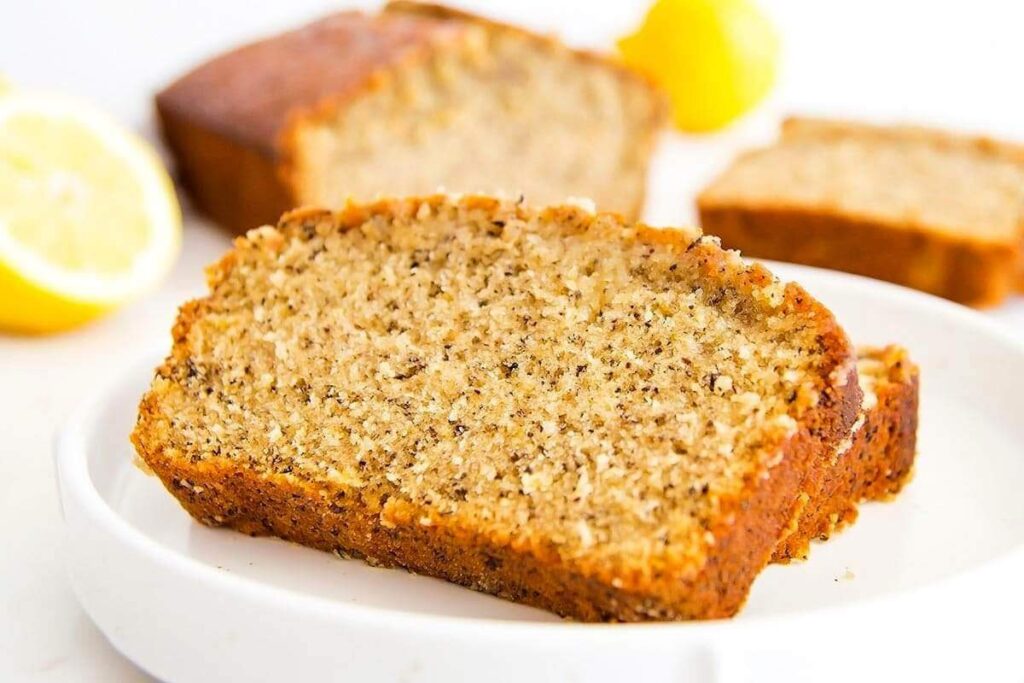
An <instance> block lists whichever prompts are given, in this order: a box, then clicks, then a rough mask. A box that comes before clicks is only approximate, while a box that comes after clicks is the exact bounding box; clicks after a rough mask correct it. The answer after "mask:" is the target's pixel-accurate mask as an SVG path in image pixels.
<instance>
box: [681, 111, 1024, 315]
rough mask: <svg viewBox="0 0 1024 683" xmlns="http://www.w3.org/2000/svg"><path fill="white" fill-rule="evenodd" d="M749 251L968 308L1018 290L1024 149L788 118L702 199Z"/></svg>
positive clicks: (710, 224)
mask: <svg viewBox="0 0 1024 683" xmlns="http://www.w3.org/2000/svg"><path fill="white" fill-rule="evenodd" d="M697 206H698V210H699V213H700V220H701V224H702V227H703V228H704V230H705V231H706V232H708V233H709V234H714V235H718V236H719V237H721V238H722V243H723V244H724V245H725V246H727V247H731V248H736V249H740V250H742V251H743V253H744V254H745V255H747V256H756V257H763V258H771V259H778V260H783V261H792V262H796V263H805V264H809V265H812V266H821V267H825V268H834V269H837V270H844V271H847V272H851V273H858V274H860V275H867V276H870V277H875V278H879V279H882V280H888V281H890V282H896V283H898V284H902V285H906V286H909V287H914V288H917V289H920V290H923V291H926V292H931V293H932V294H937V295H939V296H943V297H946V298H949V299H952V300H954V301H959V302H961V303H966V304H971V305H978V306H984V305H991V304H994V303H997V302H999V301H1000V300H1001V299H1002V298H1003V297H1005V296H1006V294H1007V293H1008V292H1010V291H1012V289H1013V287H1014V281H1015V279H1016V278H1017V277H1018V276H1017V273H1018V268H1020V266H1021V263H1022V251H1024V249H1022V248H1024V147H1021V146H1016V145H1011V144H1006V143H1001V142H996V141H993V140H989V139H987V138H979V137H968V136H962V135H953V134H949V133H944V132H939V131H935V130H930V129H924V128H914V127H907V126H899V127H882V126H872V125H867V124H859V123H849V122H837V121H825V120H815V119H790V120H788V121H786V122H785V123H784V124H783V128H782V137H781V139H780V140H779V141H778V142H777V143H776V144H775V145H774V146H772V147H769V148H766V149H760V150H755V151H751V152H748V153H746V154H743V155H741V156H740V157H739V158H738V159H737V160H736V161H735V162H734V163H733V164H732V166H730V167H729V168H728V169H727V170H726V171H725V172H724V173H723V174H722V175H721V176H720V177H719V178H718V179H716V180H715V181H714V182H712V183H711V185H709V186H708V187H707V188H706V189H705V190H704V191H703V192H702V193H701V194H700V196H699V198H698V200H697Z"/></svg>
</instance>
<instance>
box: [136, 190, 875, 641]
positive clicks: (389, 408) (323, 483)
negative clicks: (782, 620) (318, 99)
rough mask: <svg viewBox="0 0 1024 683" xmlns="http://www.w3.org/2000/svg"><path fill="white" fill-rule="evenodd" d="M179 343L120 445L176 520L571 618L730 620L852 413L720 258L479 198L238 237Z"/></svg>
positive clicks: (811, 331) (848, 357)
mask: <svg viewBox="0 0 1024 683" xmlns="http://www.w3.org/2000/svg"><path fill="white" fill-rule="evenodd" d="M173 336H174V346H173V350H172V352H171V354H170V356H169V357H168V358H167V360H166V362H165V363H164V364H163V365H162V366H161V367H160V368H159V369H158V371H157V373H156V376H155V378H154V380H153V383H152V386H151V388H150V390H149V391H148V393H147V394H146V396H145V397H144V398H143V400H142V402H141V406H140V412H139V418H138V423H137V425H136V428H135V431H134V433H133V436H132V439H133V441H134V443H135V446H136V448H137V451H138V453H139V455H140V456H141V458H142V459H143V460H144V461H145V462H146V463H147V464H148V466H149V467H150V468H152V470H153V471H155V472H156V473H157V474H158V475H159V477H160V478H161V479H162V481H163V483H164V484H165V485H166V487H167V489H168V490H169V491H170V492H171V493H172V494H173V495H174V496H175V497H177V498H178V500H179V501H180V502H181V504H182V505H183V506H184V507H185V508H186V510H188V512H189V513H191V514H192V515H193V516H194V517H195V518H196V519H198V520H199V521H201V522H203V523H205V524H209V525H215V526H227V527H231V528H234V529H237V530H239V531H243V532H245V533H249V534H270V535H274V536H279V537H281V538H284V539H288V540H291V541H295V542H298V543H302V544H304V545H308V546H312V547H316V548H321V549H323V550H329V551H338V552H340V553H344V554H346V555H351V556H356V557H363V558H366V559H367V560H368V561H370V562H373V563H375V564H380V565H385V566H400V567H406V568H408V569H410V570H412V571H416V572H420V573H424V574H428V575H431V576H436V577H441V578H445V579H448V580H450V581H454V582H457V583H460V584H464V585H467V586H471V587H473V588H476V589H478V590H482V591H486V592H489V593H493V594H495V595H498V596H502V597H505V598H509V599H513V600H517V601H521V602H524V603H527V604H530V605H535V606H538V607H542V608H546V609H549V610H552V611H554V612H557V613H558V614H561V615H564V616H567V617H572V618H575V619H581V620H620V621H637V620H650V619H699V618H711V617H724V616H729V615H732V614H734V613H735V612H736V611H737V610H738V609H739V608H740V606H741V605H742V604H743V601H744V599H745V597H746V595H747V592H748V589H749V587H750V584H751V582H752V581H753V580H754V578H755V576H756V575H757V573H758V572H759V571H760V570H761V569H762V567H764V565H765V564H766V563H767V562H768V561H769V559H770V557H771V555H772V553H773V550H774V549H775V547H776V544H777V542H778V541H779V539H780V537H781V536H782V534H783V531H784V529H785V528H786V526H787V525H788V524H789V523H790V522H791V520H793V519H794V517H795V515H796V514H797V512H798V502H799V500H800V494H801V493H802V492H805V491H810V493H812V494H814V493H817V490H818V484H815V485H814V487H812V488H808V487H810V486H811V484H810V483H809V482H811V481H812V480H814V478H813V477H811V476H810V475H811V472H812V470H816V469H820V468H821V467H823V466H824V463H825V462H826V459H827V458H828V457H829V454H831V453H833V452H834V450H835V448H836V447H837V446H838V445H839V444H840V443H841V441H842V440H843V439H844V438H845V437H846V436H848V435H849V434H850V432H851V430H852V428H853V426H854V422H855V420H856V417H857V413H858V409H859V407H860V405H861V400H862V392H861V390H860V389H859V386H858V381H857V377H856V357H855V355H854V351H853V349H852V347H851V345H850V343H849V341H848V339H847V338H846V336H845V334H844V333H843V331H842V330H841V328H840V327H839V326H838V325H837V324H836V321H835V320H834V318H833V317H832V315H831V314H830V313H829V312H828V311H827V310H826V309H824V308H823V307H822V306H821V305H820V304H819V303H818V302H817V301H816V300H814V299H813V298H812V297H811V296H809V295H808V294H807V293H806V292H805V291H804V290H803V289H801V288H800V287H799V286H798V285H795V284H783V283H781V282H779V281H777V280H776V279H775V278H773V277H772V276H771V274H770V273H769V272H768V271H766V270H765V269H764V268H763V267H761V266H757V265H747V264H745V263H744V262H743V261H742V260H741V259H740V258H739V257H738V255H737V254H736V253H735V252H728V251H725V250H723V249H721V248H720V247H719V245H718V241H717V240H716V239H714V238H710V237H703V236H701V235H700V233H699V232H698V231H696V230H682V229H665V230H654V229H650V228H648V227H646V226H644V225H641V224H631V223H626V222H623V221H622V219H621V218H620V217H618V216H616V215H614V214H603V213H598V214H593V213H591V212H589V211H587V210H584V209H581V208H577V207H576V206H569V205H565V206H556V207H552V208H548V209H544V210H531V209H529V208H526V207H524V206H523V205H522V204H521V203H514V202H510V201H505V200H498V199H492V198H487V197H479V196H475V197H467V198H463V199H459V200H456V199H451V198H447V197H443V196H432V197H426V198H411V199H404V200H388V201H379V202H376V203H372V204H368V205H356V204H353V205H349V206H348V207H347V208H345V209H344V210H342V211H340V212H338V213H330V212H325V211H319V210H301V211H297V212H293V213H291V214H289V215H287V216H285V217H284V218H283V219H282V221H281V222H280V223H279V224H278V226H277V227H276V228H275V227H263V228H260V229H257V230H253V231H250V232H249V233H248V234H247V235H246V236H244V237H240V238H238V239H237V240H236V243H235V247H234V249H233V250H232V251H231V252H230V253H229V254H227V256H225V257H224V259H223V260H222V261H221V262H220V263H219V264H217V265H216V266H215V267H213V268H212V269H211V272H210V294H209V295H208V296H206V297H205V298H202V299H199V300H197V301H193V302H191V303H188V304H186V305H185V306H184V307H183V308H182V310H181V313H180V315H179V318H178V321H177V324H176V326H175V328H174V333H173ZM814 481H817V480H814ZM818 483H820V482H818Z"/></svg>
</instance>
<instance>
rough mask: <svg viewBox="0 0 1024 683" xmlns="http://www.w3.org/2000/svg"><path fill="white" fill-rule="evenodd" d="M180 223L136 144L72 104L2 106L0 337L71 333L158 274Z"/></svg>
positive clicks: (17, 97) (161, 175)
mask: <svg viewBox="0 0 1024 683" xmlns="http://www.w3.org/2000/svg"><path fill="white" fill-rule="evenodd" d="M180 232H181V212H180V209H179V207H178V204H177V200H176V198H175V196H174V190H173V186H172V184H171V181H170V179H169V178H168V176H167V173H166V171H164V169H163V167H162V166H161V164H160V162H159V159H158V158H157V156H156V155H155V154H154V153H153V151H152V150H151V149H149V148H148V147H147V146H146V145H145V143H143V142H142V141H141V140H139V139H137V138H135V137H134V136H133V135H131V134H130V133H128V132H127V131H124V130H122V129H121V128H120V127H118V126H117V125H116V124H115V123H113V122H112V121H111V120H110V119H108V118H107V117H105V116H104V115H102V114H100V113H99V112H96V111H94V110H92V109H89V108H88V107H85V106H83V105H81V104H79V103H77V102H73V101H69V100H65V99H62V98H56V97H52V96H42V95H32V94H20V93H18V94H4V95H0V327H3V328H5V329H10V330H16V331H23V332H45V331H54V330H60V329H66V328H69V327H73V326H75V325H77V324H80V323H82V322H85V321H87V320H90V319H92V318H94V317H96V316H98V315H100V314H102V313H104V312H105V311H108V310H111V309H113V308H115V307H117V306H119V305H121V304H123V303H124V302H126V301H128V300H130V299H132V298H134V297H136V296H138V295H140V294H141V293H143V292H145V291H147V290H148V289H149V288H151V287H152V286H153V285H155V284H156V283H157V282H158V281H159V280H160V279H161V278H162V277H163V276H164V275H165V274H166V272H167V270H168V269H169V268H170V266H171V264H172V263H173V261H174V258H175V256H176V254H177V251H178V248H179V243H180Z"/></svg>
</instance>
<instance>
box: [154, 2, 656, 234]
mask: <svg viewBox="0 0 1024 683" xmlns="http://www.w3.org/2000/svg"><path fill="white" fill-rule="evenodd" d="M470 23H475V24H484V25H487V26H489V27H492V28H494V29H498V30H503V31H514V32H516V33H517V34H519V35H521V36H523V37H525V38H528V39H530V40H534V41H538V42H540V43H544V44H548V43H555V42H557V41H555V40H554V39H553V38H547V37H544V36H538V35H535V34H532V33H530V32H528V31H525V30H522V29H518V28H516V27H513V26H509V25H506V24H501V23H498V22H492V21H489V20H487V19H484V18H481V17H478V16H475V15H471V14H468V13H463V12H459V11H457V10H449V9H447V8H444V7H441V6H439V5H419V4H418V3H406V2H399V3H392V4H391V5H389V6H388V7H387V8H386V9H385V11H384V12H382V13H380V14H378V15H365V14H362V13H360V12H354V11H349V12H339V13H336V14H333V15H330V16H327V17H325V18H323V19H321V20H319V21H315V22H313V23H311V24H309V25H307V26H304V27H301V28H298V29H295V30H293V31H288V32H286V33H283V34H280V35H277V36H273V37H270V38H267V39H265V40H261V41H258V42H255V43H252V44H249V45H245V46H243V47H240V48H238V49H235V50H232V51H230V52H227V53H225V54H223V55H220V56H218V57H215V58H214V59H212V60H210V61H208V62H206V63H204V64H202V65H200V66H198V67H196V68H195V69H193V70H192V71H191V72H189V73H187V74H185V75H184V76H182V77H180V78H179V79H177V80H176V81H175V82H174V83H172V84H171V85H169V86H168V87H167V88H165V89H164V90H163V91H161V92H160V93H159V94H158V95H157V96H156V110H157V115H158V120H159V123H160V127H161V130H162V132H163V135H164V138H165V140H166V142H167V144H168V146H169V147H170V148H171V151H172V152H173V154H174V156H175V158H176V160H177V162H178V171H179V174H180V176H181V181H182V184H183V185H184V186H185V187H186V189H187V190H188V191H189V192H190V193H191V195H192V197H193V199H194V201H195V203H196V205H197V206H198V208H199V209H200V210H202V211H203V212H204V213H206V214H207V215H209V216H210V217H212V218H213V219H214V220H216V221H217V222H219V223H221V224H223V225H225V226H226V227H228V228H230V229H231V230H233V231H234V232H239V233H240V232H244V231H245V230H248V229H250V228H253V227H255V226H258V225H263V224H267V223H273V222H274V221H276V220H277V218H278V217H279V216H280V215H281V214H282V213H283V212H284V211H286V210H288V209H291V208H293V207H295V206H296V205H297V204H298V202H299V197H300V193H299V192H298V191H297V189H296V187H295V173H294V170H293V168H292V166H293V153H294V148H295V147H294V142H295V139H296V135H295V132H296V130H297V128H298V127H300V126H302V125H304V124H305V123H307V122H308V121H310V120H313V119H316V118H319V117H323V116H326V115H329V114H330V113H331V112H334V111H336V110H337V108H338V107H341V106H344V105H345V104H346V103H347V102H349V101H351V100H353V99H354V98H356V97H358V96H359V95H361V94H364V93H366V92H369V91H371V90H373V89H375V88H378V87H383V86H384V85H385V84H386V83H387V82H388V79H389V74H392V73H393V72H394V71H395V70H396V69H401V68H405V67H408V66H410V65H411V64H413V63H415V62H416V61H418V60H423V59H425V58H426V56H427V55H428V53H429V51H430V50H431V49H432V48H433V47H434V46H435V45H438V44H444V43H447V42H451V41H455V40H458V39H459V37H460V36H462V35H463V34H464V33H465V27H466V26H467V25H468V24H470ZM573 54H574V55H575V56H576V57H577V58H579V59H581V60H585V61H588V62H594V63H599V64H601V65H602V66H603V67H605V68H608V69H613V70H615V71H616V72H617V73H618V74H619V75H620V77H621V78H623V79H630V80H633V81H637V82H644V83H648V81H646V79H645V78H644V77H643V76H642V75H640V74H637V73H634V72H632V71H630V70H628V69H626V68H625V67H624V66H622V65H621V64H619V63H617V62H615V61H614V60H612V59H609V58H607V57H604V56H600V55H596V54H591V53H586V52H582V51H573ZM651 92H652V93H654V92H655V90H654V89H653V87H652V88H651ZM652 100H653V102H654V106H652V110H651V121H650V125H649V127H648V129H647V130H645V131H644V135H643V136H639V137H638V138H637V139H636V140H635V144H636V146H637V147H638V148H642V149H645V150H648V153H649V150H651V149H653V145H654V141H655V136H656V133H657V131H658V130H659V129H660V128H661V127H662V125H663V123H664V121H666V120H667V115H668V114H667V103H666V102H664V101H663V99H661V98H658V97H654V98H652ZM642 207H643V196H642V193H641V196H639V197H638V199H637V202H636V206H635V207H632V208H633V214H632V215H633V217H636V216H638V215H639V213H640V211H641V209H642Z"/></svg>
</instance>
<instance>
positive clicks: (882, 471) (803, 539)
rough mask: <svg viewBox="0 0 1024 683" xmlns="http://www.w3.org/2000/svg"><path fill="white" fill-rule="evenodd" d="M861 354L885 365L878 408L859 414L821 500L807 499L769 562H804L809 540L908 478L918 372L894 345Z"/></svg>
mask: <svg viewBox="0 0 1024 683" xmlns="http://www.w3.org/2000/svg"><path fill="white" fill-rule="evenodd" d="M865 355H866V356H867V357H869V358H872V359H876V360H878V361H880V362H881V363H883V364H884V365H885V373H886V376H885V377H884V378H882V379H881V381H879V382H878V383H877V384H876V385H875V387H874V393H875V396H876V400H877V403H876V404H875V405H874V406H872V407H869V408H867V409H866V410H865V411H864V412H863V418H864V423H863V425H862V426H860V427H859V428H858V429H856V431H855V432H854V434H853V435H852V438H851V440H850V446H849V450H847V451H846V452H845V453H841V454H839V455H838V458H837V462H836V463H835V465H834V466H832V467H830V468H829V470H828V473H827V474H826V476H825V479H824V482H823V485H822V488H821V491H820V493H819V495H818V496H817V497H815V498H812V499H809V500H808V502H807V505H806V507H805V508H804V509H803V511H802V512H801V515H800V519H799V521H798V525H797V528H796V530H795V531H794V533H792V534H791V535H789V536H787V537H786V538H785V539H783V541H782V542H781V543H780V544H779V546H778V547H777V548H776V549H775V553H774V555H773V557H772V561H773V562H788V561H790V560H792V559H798V558H803V557H806V556H807V554H808V551H809V549H810V543H811V541H813V540H816V539H817V540H825V539H827V538H829V537H830V536H831V535H832V534H833V533H834V532H835V531H837V530H839V529H841V528H842V527H844V526H846V525H848V524H852V523H853V522H854V521H855V520H856V519H857V504H858V503H859V502H861V501H863V500H884V499H886V498H889V497H891V496H893V495H895V494H897V493H899V491H900V489H902V488H903V485H904V484H905V483H906V482H907V480H908V479H909V478H910V473H911V470H912V469H913V465H914V456H915V454H916V448H917V407H918V393H919V371H918V368H917V366H916V365H915V364H914V363H913V362H912V361H911V360H910V358H909V356H908V355H907V352H906V350H905V349H902V348H900V347H897V346H889V347H886V348H884V349H879V350H873V351H868V352H867V353H866V354H865ZM862 357H864V356H862Z"/></svg>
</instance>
